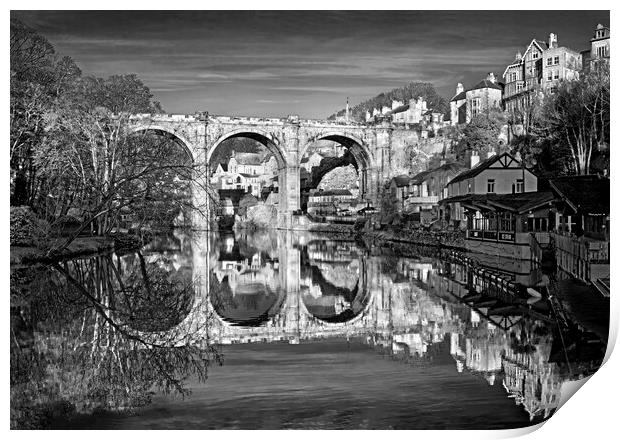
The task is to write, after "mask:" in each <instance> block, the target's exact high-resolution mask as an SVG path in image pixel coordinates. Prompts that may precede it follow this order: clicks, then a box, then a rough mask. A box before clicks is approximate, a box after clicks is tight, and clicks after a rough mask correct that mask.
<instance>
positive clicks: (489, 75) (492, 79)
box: [487, 72, 496, 84]
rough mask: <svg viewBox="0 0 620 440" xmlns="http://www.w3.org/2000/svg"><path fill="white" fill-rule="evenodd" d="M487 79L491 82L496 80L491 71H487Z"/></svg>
mask: <svg viewBox="0 0 620 440" xmlns="http://www.w3.org/2000/svg"><path fill="white" fill-rule="evenodd" d="M487 79H488V80H489V81H491V82H492V83H493V84H495V82H496V79H495V74H494V73H493V72H489V74H488V75H487Z"/></svg>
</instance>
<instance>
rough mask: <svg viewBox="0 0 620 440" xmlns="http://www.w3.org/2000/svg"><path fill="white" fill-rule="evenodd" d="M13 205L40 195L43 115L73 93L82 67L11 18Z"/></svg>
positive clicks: (43, 134)
mask: <svg viewBox="0 0 620 440" xmlns="http://www.w3.org/2000/svg"><path fill="white" fill-rule="evenodd" d="M10 63H11V100H10V116H11V117H10V138H11V147H10V148H11V153H10V165H11V204H12V205H30V206H32V207H35V208H36V202H37V197H38V195H39V193H40V188H39V183H40V182H39V180H38V176H37V168H36V166H35V164H34V154H35V152H36V151H37V148H38V146H39V144H40V143H41V141H42V139H43V138H44V136H45V130H44V126H45V124H44V116H45V113H46V112H47V111H49V110H50V108H52V107H53V106H54V105H55V104H56V103H57V102H58V100H59V99H61V97H62V96H64V95H66V94H69V93H70V91H71V88H72V86H73V84H74V82H75V80H76V79H77V78H79V76H80V75H81V72H80V69H79V68H78V67H77V66H76V65H75V63H74V62H73V60H72V59H71V58H69V57H60V56H58V55H57V54H56V53H55V51H54V48H53V47H52V45H51V44H50V43H49V42H48V41H47V40H46V39H45V38H44V37H43V36H41V35H39V34H37V33H36V32H35V31H34V30H33V29H31V28H29V27H28V26H26V25H24V24H23V23H21V22H20V21H18V20H14V19H13V20H11V47H10Z"/></svg>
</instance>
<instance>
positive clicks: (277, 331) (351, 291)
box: [210, 233, 563, 417]
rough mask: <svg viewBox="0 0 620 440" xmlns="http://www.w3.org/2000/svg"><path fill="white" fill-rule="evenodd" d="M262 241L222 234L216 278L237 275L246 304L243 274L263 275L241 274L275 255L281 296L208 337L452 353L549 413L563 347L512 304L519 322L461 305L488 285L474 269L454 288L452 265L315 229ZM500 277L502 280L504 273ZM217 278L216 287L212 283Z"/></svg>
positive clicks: (416, 355)
mask: <svg viewBox="0 0 620 440" xmlns="http://www.w3.org/2000/svg"><path fill="white" fill-rule="evenodd" d="M285 235H286V238H284V236H285ZM248 237H249V235H248ZM261 242H262V241H261V240H260V239H258V238H252V239H250V238H248V239H247V240H244V243H245V244H243V245H241V246H237V245H236V243H235V242H233V241H232V240H230V239H226V240H225V241H224V242H223V243H222V245H221V246H220V247H219V248H218V249H219V251H220V254H219V258H218V259H216V260H215V261H212V262H211V264H212V265H213V266H212V267H213V268H218V265H221V264H223V263H222V262H226V263H227V264H229V265H230V267H227V268H226V269H225V270H223V271H222V270H221V268H220V269H218V270H220V271H221V272H226V273H225V274H224V273H220V274H218V276H217V277H218V279H221V280H225V279H226V280H227V279H228V277H230V278H233V277H235V276H238V278H237V284H236V289H237V293H235V296H234V298H232V299H233V300H234V301H235V302H237V303H241V302H242V301H245V299H246V298H247V297H249V296H250V295H247V292H246V293H244V294H243V295H240V294H238V292H239V286H240V284H239V283H240V281H241V280H243V281H244V282H243V286H250V287H252V286H259V285H262V283H263V281H262V279H260V278H257V277H258V275H256V274H244V272H253V271H254V272H255V271H262V272H264V273H266V272H265V268H268V267H269V265H270V264H272V262H273V261H274V259H275V258H276V254H277V259H278V261H279V264H281V266H279V267H278V269H280V270H278V273H277V274H273V275H271V277H272V278H274V279H275V278H278V279H279V286H280V289H281V290H280V291H283V292H285V294H284V295H283V296H282V297H279V299H278V300H276V299H275V296H273V295H271V296H270V294H269V291H268V290H267V289H265V290H264V291H263V293H261V295H262V296H263V297H267V296H268V297H269V301H267V300H265V299H261V298H262V297H257V296H256V295H254V297H255V298H252V301H253V303H257V304H258V305H265V306H266V307H268V308H265V309H264V310H265V311H264V313H263V314H262V315H260V316H258V317H254V318H255V319H253V320H252V324H251V325H250V324H247V322H245V323H244V321H242V320H241V319H240V318H238V316H242V313H241V311H240V310H239V307H237V309H235V313H237V315H236V317H234V318H235V319H232V318H230V317H224V318H225V319H222V321H221V322H220V321H216V322H215V323H214V324H213V326H212V328H211V329H210V335H211V337H213V338H215V339H216V340H217V341H219V342H222V343H245V342H269V341H279V340H283V341H289V342H291V343H297V342H300V341H303V340H312V339H318V338H330V337H338V338H344V337H347V338H352V337H360V338H361V339H362V340H364V341H367V343H368V344H370V345H373V346H376V347H377V349H379V347H383V348H382V350H383V351H384V352H387V353H388V354H390V355H394V358H395V359H400V360H405V361H406V362H408V363H409V364H413V365H416V362H418V361H430V360H431V359H432V358H433V357H434V356H442V355H443V354H445V353H447V351H448V350H449V352H450V353H451V354H452V356H453V357H454V359H455V363H456V369H457V370H458V371H462V372H466V373H468V374H473V375H476V376H479V377H480V378H482V379H484V380H485V381H486V382H487V383H489V385H491V386H494V387H496V388H497V387H499V383H500V382H502V383H503V384H504V386H505V387H506V389H507V390H508V392H509V393H510V396H511V397H514V398H515V399H516V400H517V402H518V403H519V404H523V406H524V407H525V409H526V410H527V411H528V412H529V413H530V414H533V417H536V416H537V415H542V416H544V415H545V414H550V412H551V411H553V409H554V407H555V406H554V405H556V402H557V401H558V396H559V389H560V384H561V383H562V381H563V379H562V376H560V374H559V368H557V366H555V365H554V364H553V363H552V362H550V359H551V358H556V357H557V353H556V354H554V355H553V356H552V354H551V347H552V342H553V341H552V336H551V333H549V330H548V329H547V328H546V324H542V322H538V321H535V320H533V319H532V318H530V317H528V315H527V314H526V312H524V314H521V312H519V311H518V310H516V311H515V309H511V310H510V311H509V313H510V318H512V317H513V316H512V315H513V314H515V313H517V315H515V316H514V317H516V318H518V319H510V320H508V325H504V324H503V323H502V322H499V321H501V320H500V319H494V317H493V316H492V314H489V313H490V311H489V310H487V311H484V310H481V309H480V307H477V308H476V309H475V311H474V310H473V309H472V308H470V307H469V306H467V305H465V304H462V303H460V302H458V301H460V299H462V296H464V295H468V294H471V293H472V292H476V293H477V292H479V291H480V290H478V287H482V288H489V286H488V285H486V284H482V285H479V284H477V281H476V280H477V279H478V278H479V273H478V272H476V271H475V270H473V268H472V267H471V266H467V267H463V268H461V272H462V273H459V275H458V278H459V280H460V282H459V283H457V282H454V283H452V284H450V283H449V282H443V281H444V280H447V277H446V275H445V274H446V273H450V272H451V270H450V269H449V268H448V266H449V265H451V263H449V262H448V261H436V260H434V259H431V258H417V259H410V258H395V257H393V258H394V259H393V260H392V259H385V258H378V257H377V256H370V255H366V254H365V252H364V250H363V249H361V248H358V247H357V245H356V244H355V243H352V242H342V241H332V240H325V239H321V238H319V237H318V236H317V235H315V234H308V235H306V237H305V238H304V239H303V240H301V239H299V240H297V238H294V239H293V238H290V235H289V234H284V233H282V234H280V233H278V234H277V240H265V242H269V243H271V245H270V246H273V248H272V247H270V248H269V249H270V252H269V254H270V256H269V257H267V256H266V254H265V253H263V252H261V251H257V250H258V249H262V248H263V246H264V245H261V244H260V243H261ZM275 242H277V244H274V243H275ZM265 245H267V243H265ZM250 248H251V249H252V250H251V251H250V252H245V254H246V255H236V254H240V252H239V249H250ZM274 252H275V253H276V254H274ZM274 269H275V265H274ZM215 272H217V271H215ZM235 273H237V274H238V275H235ZM243 276H247V277H248V278H245V279H244V278H242V277H243ZM261 276H262V275H261ZM249 277H253V278H249ZM353 279H356V282H355V283H354V287H353V288H352V285H353V283H350V282H349V281H351V280H353ZM495 279H496V280H497V282H498V283H500V284H502V285H503V284H506V283H505V282H504V281H501V280H500V277H498V276H495ZM470 280H471V281H472V285H470V283H469V281H470ZM447 281H450V280H447ZM212 283H213V285H216V286H217V282H216V281H213V282H212ZM457 284H458V286H457ZM231 285H232V286H235V283H231ZM457 287H458V288H457ZM459 289H460V290H459ZM231 290H232V289H231ZM232 296H233V295H232V293H231V294H230V297H232ZM459 298H460V299H459ZM253 303H252V304H253ZM243 304H246V305H247V304H250V303H247V302H246V303H243ZM256 310H258V311H259V312H261V313H262V311H263V309H260V308H258V309H256ZM252 311H254V309H252ZM497 313H506V312H499V311H498V312H497ZM246 314H247V313H246ZM259 318H260V319H259ZM537 319H538V318H537ZM540 319H542V317H541V318H540ZM496 321H498V322H499V323H498V322H496ZM231 322H233V324H231ZM242 324H243V325H242ZM358 340H359V339H358ZM444 350H445V351H444Z"/></svg>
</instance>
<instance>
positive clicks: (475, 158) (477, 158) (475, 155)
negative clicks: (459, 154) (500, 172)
mask: <svg viewBox="0 0 620 440" xmlns="http://www.w3.org/2000/svg"><path fill="white" fill-rule="evenodd" d="M479 162H480V156H478V152H477V151H472V152H471V156H470V158H469V168H474V167H475V166H476V165H478V163H479Z"/></svg>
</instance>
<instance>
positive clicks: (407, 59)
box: [11, 11, 609, 117]
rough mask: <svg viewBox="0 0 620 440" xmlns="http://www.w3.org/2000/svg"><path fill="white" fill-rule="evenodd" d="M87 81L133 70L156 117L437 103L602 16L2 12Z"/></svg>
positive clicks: (583, 42) (319, 113) (582, 31)
mask: <svg viewBox="0 0 620 440" xmlns="http://www.w3.org/2000/svg"><path fill="white" fill-rule="evenodd" d="M11 16H12V17H13V16H14V17H17V18H20V19H22V20H23V21H25V22H26V23H27V24H29V25H31V26H33V27H34V28H35V29H37V30H39V31H40V32H41V33H43V34H44V35H45V36H46V37H47V38H48V39H49V40H50V41H51V42H52V43H53V44H54V46H55V47H56V49H57V50H58V51H59V52H60V53H63V54H66V55H69V56H71V57H73V58H74V59H75V60H76V61H77V62H78V64H79V65H80V66H81V67H82V69H83V71H84V72H85V73H87V74H93V75H98V76H107V75H110V74H117V73H137V74H138V75H139V76H140V77H141V78H142V79H143V81H144V82H145V83H146V84H147V85H148V86H149V87H150V88H151V90H152V91H153V92H154V93H155V94H156V95H157V98H158V99H160V100H161V101H162V103H163V105H164V107H165V108H166V110H168V111H172V112H181V113H186V112H192V111H195V110H209V111H211V112H212V113H218V114H227V113H230V114H246V115H249V114H257V115H265V116H281V115H286V114H292V113H296V114H300V115H301V116H304V117H325V116H327V115H328V114H330V113H332V112H333V111H334V110H336V109H338V108H342V106H343V105H344V101H345V99H346V97H347V96H348V97H350V99H351V101H352V102H357V101H358V100H362V99H366V98H369V97H372V96H374V95H376V94H377V93H379V92H382V91H385V90H389V89H391V88H394V87H398V86H401V85H404V84H406V83H408V82H410V81H425V82H431V83H433V84H434V85H435V87H436V88H437V89H438V91H439V92H440V94H442V95H443V96H445V97H446V98H449V97H451V96H452V95H453V94H454V87H455V84H456V83H457V82H462V83H464V84H466V85H468V84H473V83H474V82H477V81H478V80H479V79H480V78H481V77H483V76H484V75H486V73H487V72H490V71H493V72H495V73H496V74H498V75H499V74H501V73H502V72H503V69H504V67H505V66H506V64H507V63H509V62H510V61H511V60H512V58H513V56H514V53H515V52H516V51H517V50H518V49H521V50H523V47H524V45H526V44H527V42H529V41H530V40H531V39H532V38H534V37H537V38H541V39H545V38H547V36H548V34H549V32H554V33H556V34H558V36H559V39H560V43H561V44H565V45H567V46H569V47H573V48H574V49H576V50H582V49H585V48H586V47H587V46H588V44H589V38H590V36H591V32H592V30H593V28H594V26H595V25H596V24H597V23H598V22H603V23H609V12H606V11H312V12H296V11H13V12H12V13H11Z"/></svg>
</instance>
